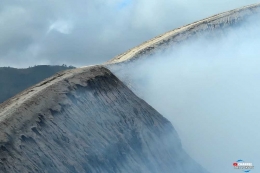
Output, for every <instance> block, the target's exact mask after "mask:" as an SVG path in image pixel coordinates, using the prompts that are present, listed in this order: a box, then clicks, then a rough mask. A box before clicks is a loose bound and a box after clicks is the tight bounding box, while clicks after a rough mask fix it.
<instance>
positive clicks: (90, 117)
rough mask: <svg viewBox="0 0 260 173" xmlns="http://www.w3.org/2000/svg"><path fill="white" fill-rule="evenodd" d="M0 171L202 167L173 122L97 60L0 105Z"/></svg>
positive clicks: (182, 171)
mask: <svg viewBox="0 0 260 173" xmlns="http://www.w3.org/2000/svg"><path fill="white" fill-rule="evenodd" d="M0 172H17V173H18V172H19V173H20V172H79V173H82V172H102V173H103V172H129V173H133V172H136V173H138V172H158V173H159V172H166V173H167V172H169V173H170V172H177V173H190V172H199V173H202V172H205V171H204V170H203V169H202V168H201V167H200V166H199V165H197V164H196V163H195V162H194V161H193V160H192V159H191V158H190V157H189V156H188V155H187V154H186V153H185V152H184V151H183V149H182V147H181V143H180V140H179V138H178V135H177V134H176V132H175V130H174V128H173V127H172V125H171V124H170V122H169V121H167V120H166V119H165V118H163V117H162V116H161V115H160V114H159V113H158V112H157V111H156V110H154V109H153V108H152V107H151V106H149V105H148V104H147V103H145V102H144V101H143V100H141V99H139V98H138V97H137V96H135V95H134V94H133V93H132V91H130V90H129V89H128V88H127V87H126V86H125V85H124V84H123V83H122V82H121V81H119V80H118V79H117V78H116V77H115V76H114V75H113V74H112V73H111V72H110V71H109V70H107V69H105V68H104V67H101V66H93V67H85V68H80V69H74V70H70V71H65V72H62V73H58V74H57V75H55V76H53V77H52V78H49V79H47V80H45V81H43V82H41V83H39V84H37V85H35V86H34V87H31V88H29V89H28V90H26V91H24V92H23V93H21V94H19V95H17V96H16V97H14V98H12V99H10V100H8V102H5V103H3V104H1V106H0Z"/></svg>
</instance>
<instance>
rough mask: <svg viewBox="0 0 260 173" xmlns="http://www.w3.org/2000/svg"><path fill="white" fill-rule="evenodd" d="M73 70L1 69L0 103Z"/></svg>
mask: <svg viewBox="0 0 260 173" xmlns="http://www.w3.org/2000/svg"><path fill="white" fill-rule="evenodd" d="M71 68H73V67H66V66H48V65H39V66H35V67H30V68H25V69H17V68H11V67H0V103H2V102H4V101H5V100H7V99H9V98H11V97H13V96H14V95H16V94H18V93H19V92H21V91H23V90H25V89H26V88H28V87H31V86H33V85H35V84H37V83H38V82H40V81H42V80H44V79H46V78H48V77H50V76H52V75H54V74H55V73H57V72H60V71H62V70H67V69H71Z"/></svg>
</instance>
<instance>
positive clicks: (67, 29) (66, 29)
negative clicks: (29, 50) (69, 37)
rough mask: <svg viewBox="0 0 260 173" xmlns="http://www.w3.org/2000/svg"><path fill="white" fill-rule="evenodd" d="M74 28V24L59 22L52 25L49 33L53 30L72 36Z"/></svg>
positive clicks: (64, 21)
mask: <svg viewBox="0 0 260 173" xmlns="http://www.w3.org/2000/svg"><path fill="white" fill-rule="evenodd" d="M73 28H74V26H73V24H72V22H70V21H66V20H57V21H55V22H53V23H52V24H51V25H50V27H49V30H48V32H47V33H49V32H51V31H52V30H56V31H58V32H60V33H62V34H70V33H71V32H72V30H73Z"/></svg>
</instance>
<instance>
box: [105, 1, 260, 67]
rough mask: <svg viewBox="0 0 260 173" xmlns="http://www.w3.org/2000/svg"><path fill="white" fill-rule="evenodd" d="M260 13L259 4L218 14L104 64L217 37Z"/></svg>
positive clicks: (167, 34) (166, 34) (171, 32)
mask: <svg viewBox="0 0 260 173" xmlns="http://www.w3.org/2000/svg"><path fill="white" fill-rule="evenodd" d="M259 11H260V3H258V4H254V5H249V6H245V7H242V8H239V9H234V10H231V11H227V12H224V13H220V14H217V15H214V16H211V17H208V18H206V19H203V20H200V21H197V22H194V23H191V24H189V25H186V26H183V27H180V28H177V29H174V30H172V31H169V32H166V33H164V34H162V35H159V36H157V37H155V38H153V39H151V40H148V41H146V42H144V43H143V44H141V45H139V46H136V47H134V48H132V49H130V50H129V51H127V52H125V53H123V54H120V55H118V56H116V57H114V58H113V59H111V60H109V61H108V62H106V63H105V64H106V65H111V64H117V63H121V62H123V63H125V62H128V61H131V60H134V59H137V58H140V57H143V56H146V57H147V55H151V54H154V53H156V52H158V51H162V50H164V49H166V48H169V47H172V46H174V45H175V44H180V43H181V42H183V41H186V40H189V39H191V38H195V37H200V36H201V35H202V34H207V33H208V34H209V36H210V37H212V36H215V37H218V35H219V34H220V33H221V32H223V30H224V32H225V30H226V29H227V28H229V27H233V26H236V25H239V23H240V22H244V21H245V20H246V19H248V18H249V17H251V16H254V15H255V14H256V13H259Z"/></svg>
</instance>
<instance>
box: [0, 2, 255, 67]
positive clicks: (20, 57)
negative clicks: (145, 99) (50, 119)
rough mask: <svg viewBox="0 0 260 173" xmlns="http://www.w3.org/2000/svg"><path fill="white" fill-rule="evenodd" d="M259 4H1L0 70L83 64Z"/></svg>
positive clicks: (112, 55) (96, 61) (107, 58)
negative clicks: (227, 12) (5, 68)
mask: <svg viewBox="0 0 260 173" xmlns="http://www.w3.org/2000/svg"><path fill="white" fill-rule="evenodd" d="M256 2H259V1H258V0H213V1H208V0H194V1H192V2H191V1H187V0H183V1H179V0H155V1H148V0H139V1H134V0H112V1H104V0H96V1H89V0H79V1H72V0H68V1H62V0H55V1H50V0H46V1H31V0H23V1H20V0H14V1H9V0H3V1H1V2H0V38H1V39H0V66H14V67H28V66H32V65H35V64H38V65H39V64H51V65H53V64H63V63H66V64H68V65H74V66H85V65H90V64H97V63H102V62H105V61H107V60H109V59H111V58H112V57H114V56H116V55H118V54H120V53H123V52H124V51H126V50H128V49H130V48H132V47H134V46H136V45H137V44H140V43H142V42H144V41H146V40H147V39H150V38H153V37H154V36H156V35H158V34H162V33H164V32H166V31H168V30H172V29H174V28H176V27H179V26H182V25H184V24H188V23H190V22H193V21H196V20H199V19H202V18H205V17H208V16H210V15H213V14H215V13H219V12H223V11H226V10H230V9H233V8H237V7H240V6H244V5H248V4H252V3H256Z"/></svg>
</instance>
